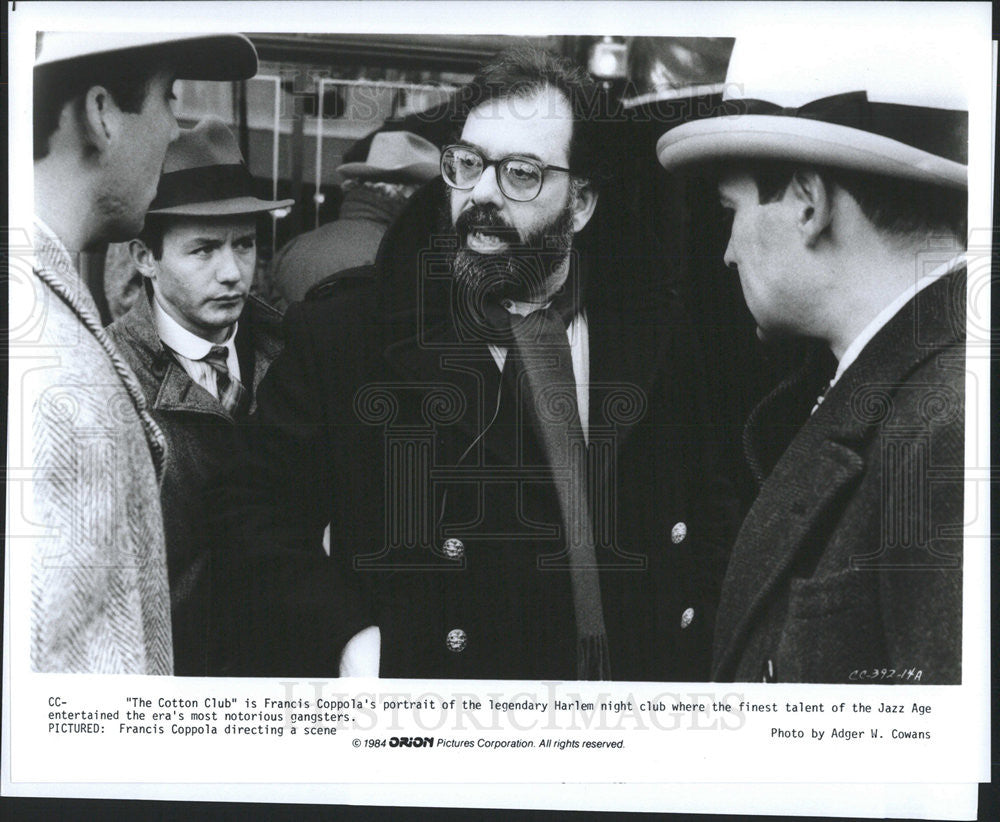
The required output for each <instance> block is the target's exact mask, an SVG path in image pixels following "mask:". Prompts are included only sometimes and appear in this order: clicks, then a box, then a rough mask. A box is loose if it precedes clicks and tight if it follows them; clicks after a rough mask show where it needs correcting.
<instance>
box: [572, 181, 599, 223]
mask: <svg viewBox="0 0 1000 822" xmlns="http://www.w3.org/2000/svg"><path fill="white" fill-rule="evenodd" d="M571 185H574V184H572V183H571ZM595 208H597V191H596V190H595V189H594V187H593V186H592V185H591V184H590V183H583V185H580V186H579V187H578V188H577V190H576V193H575V196H574V197H573V233H574V234H576V233H578V232H580V231H583V228H584V226H586V225H587V223H589V222H590V218H591V217H592V216H593V215H594V209H595Z"/></svg>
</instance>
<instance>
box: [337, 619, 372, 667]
mask: <svg viewBox="0 0 1000 822" xmlns="http://www.w3.org/2000/svg"><path fill="white" fill-rule="evenodd" d="M381 652H382V632H381V631H380V630H379V629H378V626H377V625H369V626H368V627H367V628H365V629H364V630H363V631H358V632H357V633H356V634H355V635H354V636H352V637H351V639H350V641H349V642H348V643H347V644H346V645H345V646H344V652H343V653H342V654H341V655H340V675H341V676H378V661H379V655H380V654H381Z"/></svg>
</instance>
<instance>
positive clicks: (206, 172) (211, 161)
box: [147, 117, 295, 217]
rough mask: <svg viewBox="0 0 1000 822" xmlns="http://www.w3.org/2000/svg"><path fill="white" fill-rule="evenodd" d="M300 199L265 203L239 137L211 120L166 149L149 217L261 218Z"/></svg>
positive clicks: (206, 119) (204, 122) (220, 122)
mask: <svg viewBox="0 0 1000 822" xmlns="http://www.w3.org/2000/svg"><path fill="white" fill-rule="evenodd" d="M294 202H295V200H261V199H258V198H257V197H255V196H254V180H253V177H251V176H250V171H249V169H247V167H246V163H244V162H243V155H242V154H240V148H239V146H238V145H237V144H236V138H235V137H234V136H233V133H232V132H231V131H230V130H229V129H228V128H227V127H226V124H225V123H223V122H222V120H220V119H219V118H218V117H206V118H205V119H204V120H202V121H201V122H200V123H198V125H196V126H195V127H194V128H191V129H182V130H181V134H180V137H178V138H177V139H176V140H174V142H172V143H171V144H170V146H169V147H168V148H167V157H166V159H165V160H164V161H163V173H162V174H161V175H160V184H159V186H158V187H157V189H156V199H155V200H153V203H152V205H150V207H149V211H148V212H147V213H148V214H177V215H186V216H190V217H212V216H224V215H229V214H256V213H258V212H261V211H271V210H273V209H275V208H284V207H285V206H290V205H292V204H293V203H294Z"/></svg>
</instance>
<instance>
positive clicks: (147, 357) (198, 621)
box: [108, 293, 281, 676]
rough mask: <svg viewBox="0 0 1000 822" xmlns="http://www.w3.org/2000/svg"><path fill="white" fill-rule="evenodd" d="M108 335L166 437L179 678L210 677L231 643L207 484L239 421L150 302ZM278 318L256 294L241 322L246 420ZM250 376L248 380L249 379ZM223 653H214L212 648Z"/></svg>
mask: <svg viewBox="0 0 1000 822" xmlns="http://www.w3.org/2000/svg"><path fill="white" fill-rule="evenodd" d="M108 333H109V335H110V336H111V338H112V339H113V340H114V341H115V342H116V343H117V344H118V347H119V350H120V351H121V354H122V357H124V358H125V360H127V361H128V363H129V365H130V366H131V367H132V369H133V370H134V371H135V374H136V376H137V377H138V380H139V384H140V386H141V387H142V391H143V394H144V395H145V397H146V400H147V402H148V403H149V408H150V413H151V414H152V416H153V418H154V419H155V420H156V422H157V424H158V425H159V426H160V428H161V429H162V431H163V432H164V434H165V435H166V438H167V443H168V451H167V460H166V465H165V470H164V475H163V486H162V495H161V501H162V504H163V518H164V523H165V526H166V542H167V570H168V572H169V580H170V601H171V616H172V621H173V637H174V667H175V672H176V673H177V674H178V675H182V676H205V675H206V674H208V673H210V672H211V665H210V660H211V659H213V658H215V656H216V655H217V654H218V655H224V652H225V644H226V642H227V640H226V637H225V636H224V634H223V632H222V631H221V630H220V628H219V626H218V625H215V624H214V623H213V619H212V616H211V609H210V603H211V590H212V587H213V585H214V584H218V585H222V586H225V585H226V584H227V583H226V580H225V579H220V580H214V579H213V569H212V566H211V562H210V555H211V551H210V545H209V540H208V539H207V537H206V527H207V525H206V518H207V509H208V508H209V507H210V506H211V504H212V501H211V499H210V498H209V497H208V492H209V485H208V483H209V479H210V478H212V477H213V476H214V475H215V473H216V472H217V471H218V467H219V465H220V463H221V462H222V459H223V456H224V455H225V454H227V453H228V452H229V451H231V450H232V449H233V447H234V440H235V436H236V434H235V432H234V430H233V424H234V415H233V414H230V413H229V411H227V410H226V409H225V408H224V407H223V406H222V404H221V403H220V402H219V401H218V400H217V399H216V398H215V397H213V396H212V395H211V394H210V393H209V392H208V391H206V390H205V389H204V388H202V387H201V386H200V385H198V384H197V383H196V382H195V381H194V380H192V379H191V377H190V376H189V375H188V373H187V371H185V370H184V368H183V367H182V366H181V365H180V364H179V363H178V362H177V361H176V360H175V359H174V357H173V356H172V355H171V354H170V352H169V351H167V350H166V349H165V348H164V346H163V343H162V342H161V341H160V338H159V336H158V335H157V333H156V326H155V324H154V320H153V312H152V309H151V304H150V297H149V295H148V294H147V293H143V294H141V295H140V297H139V299H138V300H136V302H135V303H133V305H132V308H131V309H129V311H128V312H127V313H126V314H125V315H124V316H122V317H120V318H119V319H118V320H116V321H115V322H114V323H113V324H112V325H110V326H109V327H108ZM280 335H281V315H280V314H279V313H278V312H277V311H275V310H274V309H273V308H271V307H270V306H269V305H267V304H266V303H264V302H263V301H261V300H259V299H257V298H256V297H254V296H251V297H250V298H249V299H248V300H247V303H246V306H245V308H244V309H243V312H242V314H241V316H240V319H239V327H238V331H237V334H236V353H237V356H238V357H239V361H240V375H241V377H242V380H243V382H244V387H245V388H247V389H248V390H247V392H246V394H245V395H244V398H243V401H242V402H241V404H240V406H239V407H238V408H237V409H236V410H235V419H236V420H240V419H245V418H246V415H247V413H248V412H250V411H252V410H253V403H254V397H255V396H256V389H257V386H258V385H259V384H260V381H261V379H263V376H264V374H265V373H266V372H267V369H268V367H269V366H270V364H271V361H272V360H273V359H274V358H275V357H276V356H277V354H278V352H279V351H280V350H281V336H280ZM248 375H249V379H248ZM211 643H216V644H218V645H219V646H220V647H219V648H218V649H217V650H216V651H212V652H210V644H211Z"/></svg>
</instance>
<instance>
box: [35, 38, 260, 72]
mask: <svg viewBox="0 0 1000 822" xmlns="http://www.w3.org/2000/svg"><path fill="white" fill-rule="evenodd" d="M43 42H44V41H43ZM130 54H143V55H144V56H145V55H149V56H151V57H153V58H154V59H155V58H157V57H159V56H162V58H163V60H164V61H166V62H169V63H170V64H171V66H172V67H174V68H175V69H176V72H177V73H176V75H175V77H176V78H177V79H178V80H247V79H249V78H250V77H253V76H254V75H255V74H256V73H257V50H256V49H255V48H254V46H253V43H251V42H250V40H249V38H247V37H246V36H245V35H242V34H207V35H206V34H202V35H191V34H148V35H142V34H120V35H119V34H102V35H97V36H93V35H88V34H81V35H80V40H79V41H75V40H74V41H66V42H60V43H58V44H57V45H56V46H54V47H52V48H50V49H48V50H46V49H45V47H44V45H43V49H42V53H41V54H40V55H39V57H38V59H37V60H36V61H35V69H36V70H45V69H46V68H47V67H49V66H55V65H59V64H61V63H67V62H69V61H76V60H80V61H82V60H94V59H105V58H109V57H112V56H114V55H122V56H123V57H125V56H126V55H130Z"/></svg>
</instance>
